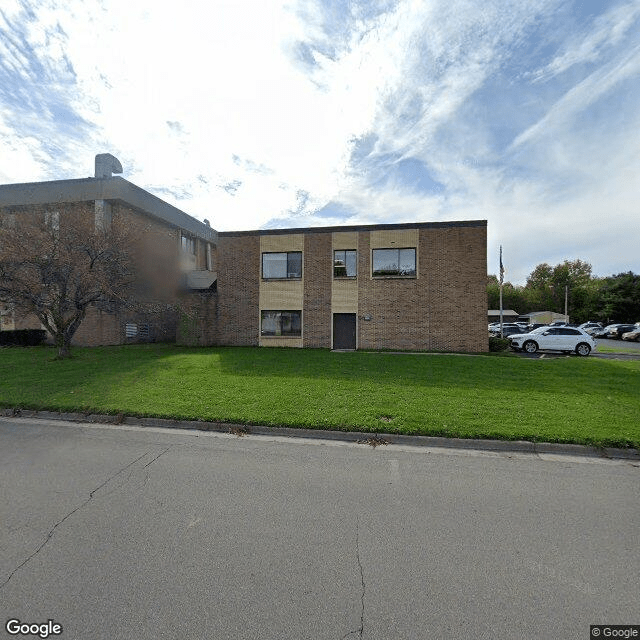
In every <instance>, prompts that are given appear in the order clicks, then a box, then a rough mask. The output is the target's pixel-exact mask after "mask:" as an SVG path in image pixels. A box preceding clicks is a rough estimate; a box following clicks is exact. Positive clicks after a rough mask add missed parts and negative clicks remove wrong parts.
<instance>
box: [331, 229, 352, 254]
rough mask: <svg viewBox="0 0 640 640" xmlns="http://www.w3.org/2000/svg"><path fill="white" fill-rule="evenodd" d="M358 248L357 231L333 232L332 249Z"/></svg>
mask: <svg viewBox="0 0 640 640" xmlns="http://www.w3.org/2000/svg"><path fill="white" fill-rule="evenodd" d="M357 248H358V232H357V231H336V232H335V233H334V234H333V249H334V251H336V250H340V249H357Z"/></svg>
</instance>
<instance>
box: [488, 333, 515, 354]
mask: <svg viewBox="0 0 640 640" xmlns="http://www.w3.org/2000/svg"><path fill="white" fill-rule="evenodd" d="M509 344H510V340H509V338H497V337H496V338H494V337H493V336H490V337H489V351H506V350H507V349H508V348H509Z"/></svg>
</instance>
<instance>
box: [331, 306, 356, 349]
mask: <svg viewBox="0 0 640 640" xmlns="http://www.w3.org/2000/svg"><path fill="white" fill-rule="evenodd" d="M333 348H334V349H355V348H356V314H355V313H334V314H333Z"/></svg>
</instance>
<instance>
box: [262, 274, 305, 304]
mask: <svg viewBox="0 0 640 640" xmlns="http://www.w3.org/2000/svg"><path fill="white" fill-rule="evenodd" d="M303 293H304V284H303V282H302V280H291V281H287V280H272V281H270V280H261V281H260V294H259V303H258V304H259V305H260V310H262V309H270V310H272V311H296V310H298V309H299V310H300V311H302V304H303V299H304V296H303Z"/></svg>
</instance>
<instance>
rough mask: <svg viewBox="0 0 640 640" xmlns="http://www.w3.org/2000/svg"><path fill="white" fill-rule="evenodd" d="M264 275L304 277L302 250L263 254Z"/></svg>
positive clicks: (275, 277) (277, 277) (266, 276)
mask: <svg viewBox="0 0 640 640" xmlns="http://www.w3.org/2000/svg"><path fill="white" fill-rule="evenodd" d="M262 277H263V278H264V279H265V280H268V279H269V278H274V279H279V278H302V251H286V252H279V253H275V252H273V253H263V254H262Z"/></svg>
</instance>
